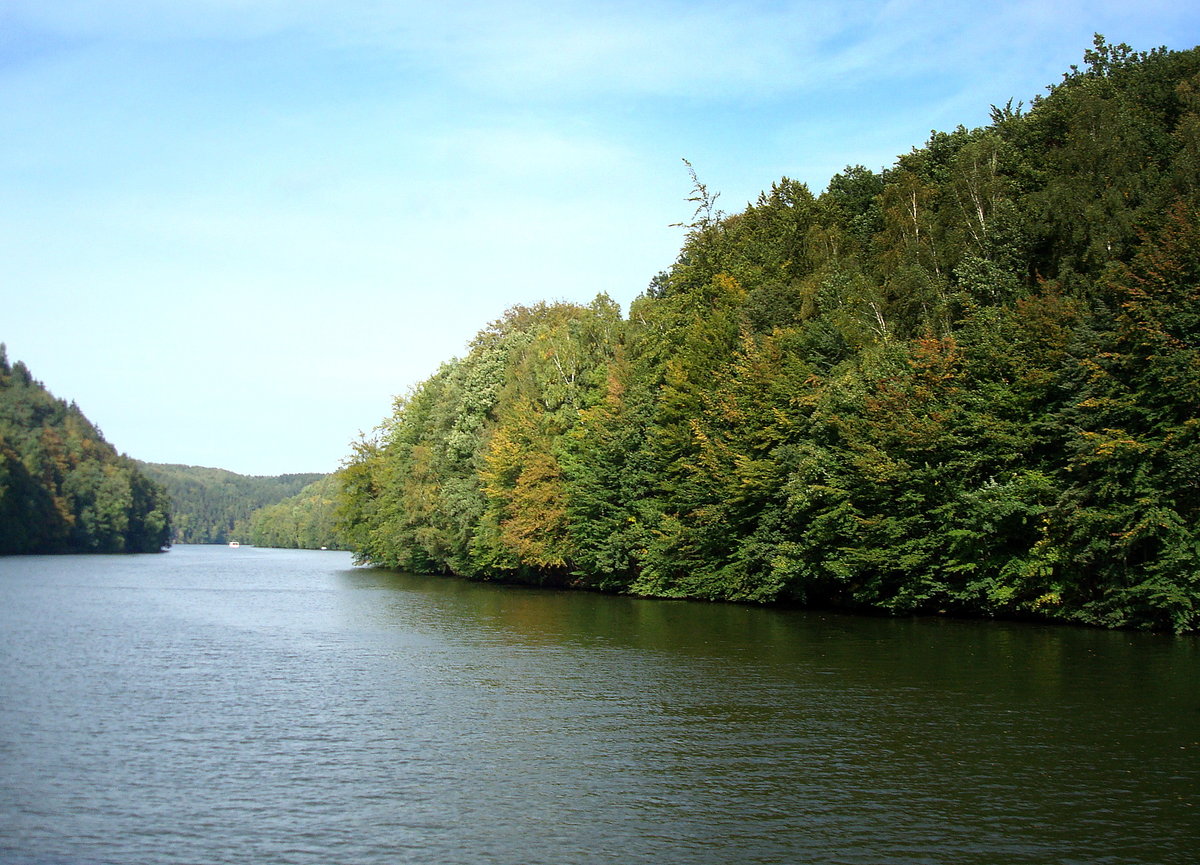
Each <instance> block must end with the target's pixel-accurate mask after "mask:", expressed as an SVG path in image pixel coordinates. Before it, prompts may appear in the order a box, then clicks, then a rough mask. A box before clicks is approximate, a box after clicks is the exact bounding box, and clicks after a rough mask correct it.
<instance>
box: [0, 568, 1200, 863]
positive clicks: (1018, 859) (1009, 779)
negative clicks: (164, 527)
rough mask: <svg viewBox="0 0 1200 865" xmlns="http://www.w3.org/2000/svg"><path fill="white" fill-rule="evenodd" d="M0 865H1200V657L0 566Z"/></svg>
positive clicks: (341, 583)
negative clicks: (1199, 857) (1196, 864)
mask: <svg viewBox="0 0 1200 865" xmlns="http://www.w3.org/2000/svg"><path fill="white" fill-rule="evenodd" d="M0 663H2V665H3V666H2V668H0V862H3V863H19V865H35V863H36V865H136V863H146V865H150V863H155V865H162V863H171V865H174V863H179V865H183V863H188V865H198V863H255V865H279V863H311V865H330V863H363V865H374V863H381V865H382V863H436V865H455V863H462V865H482V863H489V865H496V863H499V865H508V863H511V865H542V863H544V865H570V863H620V865H629V863H664V865H688V863H713V865H716V863H780V865H783V863H788V865H791V863H845V865H881V863H914V865H916V863H924V865H928V863H979V865H998V863H1010V865H1011V863H1112V865H1118V863H1120V865H1134V863H1139V865H1140V863H1144V865H1171V863H1179V865H1184V863H1187V865H1191V863H1194V862H1195V861H1196V855H1197V854H1196V851H1197V850H1200V642H1198V641H1197V639H1196V638H1194V637H1186V638H1177V637H1167V636H1154V635H1146V634H1136V633H1123V632H1104V631H1093V630H1086V629H1074V628H1062V627H1048V626H1041V625H1028V624H1006V623H990V622H963V621H955V620H948V619H884V618H860V617H852V616H844V615H837V614H831V613H817V612H804V611H793V610H778V609H760V608H752V607H739V606H732V605H710V604H699V603H687V602H675V601H649V600H638V599H632V598H623V597H609V596H602V595H593V594H585V593H577V592H564V591H549V590H541V589H527V588H512V587H502V586H496V585H491V584H480V583H469V582H464V581H460V580H454V579H447V578H439V577H423V576H412V575H406V574H397V573H393V572H387V571H376V570H369V569H362V568H354V567H352V565H351V560H350V556H349V554H346V553H338V552H315V551H286V550H271V549H257V548H250V547H241V548H240V549H230V548H228V547H216V546H212V547H195V546H180V547H176V548H175V549H173V550H172V551H171V552H169V553H167V554H165V555H159V556H154V555H150V556H76V557H69V556H63V557H8V558H0Z"/></svg>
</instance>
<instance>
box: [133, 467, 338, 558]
mask: <svg viewBox="0 0 1200 865" xmlns="http://www.w3.org/2000/svg"><path fill="white" fill-rule="evenodd" d="M138 466H139V467H140V468H141V469H142V471H143V472H145V474H146V475H147V476H148V477H150V478H152V479H153V480H154V481H156V482H157V483H159V484H161V485H162V486H163V487H164V488H165V489H166V491H167V494H168V495H169V496H170V499H171V504H172V508H171V513H172V520H171V522H172V525H173V527H174V540H175V541H176V542H177V543H182V544H224V543H228V542H229V541H232V540H246V539H245V538H239V537H237V536H236V535H235V531H234V527H235V526H236V525H237V523H238V522H239V521H241V520H246V519H248V518H249V516H250V514H252V513H253V512H254V511H256V510H258V509H259V508H263V507H266V506H268V505H273V504H276V503H277V502H280V501H283V500H284V499H286V498H288V497H290V496H294V495H296V494H297V493H298V492H300V490H302V489H303V488H304V487H306V486H308V485H309V484H311V483H314V482H315V481H318V480H321V479H322V478H324V477H326V475H324V474H321V473H319V472H318V473H313V472H309V473H305V474H289V475H277V476H274V477H261V476H252V475H239V474H237V473H235V472H230V471H226V470H224V469H215V468H206V467H203V466H185V465H175V464H166V463H143V462H139V463H138Z"/></svg>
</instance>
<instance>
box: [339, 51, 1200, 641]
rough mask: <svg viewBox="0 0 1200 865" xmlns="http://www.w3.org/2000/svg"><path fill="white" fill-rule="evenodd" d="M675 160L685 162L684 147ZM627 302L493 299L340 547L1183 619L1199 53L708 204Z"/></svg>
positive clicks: (782, 594) (352, 489) (1070, 88)
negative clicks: (625, 305) (730, 203)
mask: <svg viewBox="0 0 1200 865" xmlns="http://www.w3.org/2000/svg"><path fill="white" fill-rule="evenodd" d="M689 169H690V166H689ZM692 178H693V181H694V183H695V189H694V194H693V196H692V199H691V200H692V201H693V202H694V203H696V204H697V209H696V212H695V215H694V216H693V222H692V223H690V224H689V225H688V226H687V235H686V238H685V241H684V244H683V247H682V249H681V250H680V252H679V255H678V258H677V259H676V261H675V262H674V264H673V265H672V266H671V267H670V268H669V270H667V271H665V272H663V273H661V274H658V275H657V276H655V277H654V279H653V280H652V282H651V284H650V287H649V288H648V289H647V291H646V292H645V293H644V294H643V295H642V296H641V297H639V298H638V299H637V300H636V301H635V302H634V303H633V304H632V306H631V309H630V310H629V314H628V316H627V317H622V316H621V314H620V311H619V309H618V308H617V306H616V305H615V304H614V303H613V302H612V301H611V300H609V299H608V298H607V297H605V296H601V297H598V298H597V299H596V300H595V301H594V302H593V303H591V304H590V305H587V306H584V305H578V304H568V303H554V304H538V305H536V306H533V307H514V308H513V309H511V310H509V311H508V312H507V313H506V314H505V315H504V317H503V318H501V319H500V320H498V321H496V322H493V323H492V324H491V325H489V326H488V327H487V328H485V329H484V330H483V331H482V332H481V333H480V334H479V336H478V337H477V338H476V340H475V342H474V343H473V344H472V345H471V347H470V351H469V352H468V353H467V355H466V356H465V357H463V358H461V359H456V360H453V361H450V362H448V363H446V364H445V365H444V366H443V367H442V368H441V369H440V370H439V371H438V372H437V373H436V374H435V375H434V376H433V377H432V378H430V379H429V380H427V381H426V382H424V383H422V384H420V385H419V386H417V387H416V388H414V389H413V390H412V392H411V393H409V394H408V395H406V396H405V397H404V398H402V399H399V400H397V401H396V404H395V406H394V410H393V412H392V414H391V415H390V417H388V418H387V419H386V420H385V421H384V424H383V426H382V427H381V430H380V434H379V435H378V437H377V438H375V439H373V440H368V441H364V442H362V443H360V445H359V446H358V447H357V448H356V450H355V453H354V454H353V455H352V456H351V458H350V459H349V460H348V463H347V465H346V467H345V468H344V470H343V473H342V478H343V491H344V492H343V506H342V518H343V520H344V523H345V536H346V538H347V540H348V541H349V543H350V544H351V545H352V546H353V548H354V549H355V550H356V551H357V554H358V556H359V559H360V560H361V561H364V562H370V563H375V564H379V565H385V566H389V567H396V568H405V569H411V570H417V571H425V572H442V573H455V574H462V575H467V576H471V577H476V578H488V579H513V580H529V581H537V582H546V581H551V582H555V583H558V584H563V585H577V586H582V587H589V588H596V589H603V590H610V591H621V592H629V593H633V594H640V595H649V596H662V597H689V598H704V599H712V600H739V601H754V602H791V603H804V604H812V605H834V606H839V607H844V608H850V609H858V610H871V611H888V612H892V613H952V614H965V615H976V616H978V615H983V616H1033V617H1044V618H1049V619H1055V620H1065V621H1073V622H1080V623H1087V624H1094V625H1103V626H1114V627H1117V626H1119V627H1142V628H1154V629H1162V630H1175V631H1192V630H1196V629H1197V628H1198V627H1200V537H1198V535H1197V526H1198V525H1200V418H1198V416H1197V415H1198V408H1200V294H1198V292H1200V229H1198V228H1197V225H1198V217H1200V49H1193V50H1190V51H1179V52H1173V51H1167V50H1165V49H1156V50H1153V51H1149V52H1135V51H1133V50H1132V49H1130V48H1129V47H1128V46H1125V45H1110V44H1108V43H1107V42H1106V41H1105V40H1104V39H1102V38H1101V37H1097V39H1096V42H1095V45H1094V47H1093V48H1092V49H1090V50H1089V51H1087V52H1086V53H1085V55H1084V65H1083V67H1082V68H1076V67H1072V69H1071V70H1070V71H1069V72H1068V73H1067V74H1066V75H1064V76H1063V79H1062V80H1061V81H1060V82H1058V83H1056V84H1054V85H1052V86H1051V87H1049V88H1048V90H1047V93H1046V94H1045V95H1043V96H1039V97H1038V98H1036V99H1034V100H1033V102H1032V104H1031V105H1029V106H1028V108H1026V107H1025V106H1021V105H1018V106H1016V107H1014V106H1013V105H1012V104H1011V103H1009V104H1008V105H1006V106H1004V107H1001V108H993V110H992V118H991V123H990V124H989V125H987V126H985V127H981V128H977V129H967V128H964V127H961V126H960V127H959V128H957V129H955V130H953V131H951V132H934V133H932V135H931V136H930V138H929V140H928V141H927V142H926V143H925V144H924V145H923V146H921V147H917V148H914V149H913V150H912V151H911V152H910V153H907V154H904V155H902V156H900V157H899V158H898V159H897V160H896V162H895V164H894V165H893V166H892V167H890V168H887V169H885V170H882V171H881V172H879V173H876V172H873V171H871V170H869V169H866V168H864V167H862V166H853V167H848V168H847V169H846V170H845V171H844V172H842V173H840V174H838V175H837V176H835V177H834V178H832V180H831V181H830V182H829V185H828V187H827V188H826V189H825V190H824V191H823V192H822V193H820V194H819V195H814V194H813V193H812V192H811V191H810V190H809V189H808V188H807V187H806V186H805V185H804V184H801V183H797V182H796V181H794V180H790V179H788V178H783V179H781V180H780V181H778V182H776V183H774V184H772V186H771V188H770V190H769V191H765V192H764V193H763V194H762V195H761V196H760V197H759V198H758V200H757V201H755V202H753V203H752V204H750V205H748V206H747V207H746V208H745V209H744V210H743V211H742V212H740V213H736V214H733V215H726V214H723V213H721V212H720V211H718V210H717V209H716V208H715V206H714V205H715V196H713V195H711V194H710V193H709V191H708V190H707V188H706V187H705V186H704V185H703V184H702V183H700V181H699V180H698V179H696V176H695V174H694V173H693V174H692Z"/></svg>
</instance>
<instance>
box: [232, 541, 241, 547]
mask: <svg viewBox="0 0 1200 865" xmlns="http://www.w3.org/2000/svg"><path fill="white" fill-rule="evenodd" d="M229 546H231V547H240V546H241V544H239V543H238V542H237V541H230V542H229Z"/></svg>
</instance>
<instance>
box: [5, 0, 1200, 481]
mask: <svg viewBox="0 0 1200 865" xmlns="http://www.w3.org/2000/svg"><path fill="white" fill-rule="evenodd" d="M1096 32H1099V33H1103V34H1104V35H1105V36H1106V37H1107V38H1108V40H1109V42H1112V43H1116V42H1126V43H1128V44H1129V45H1131V46H1132V47H1133V48H1135V49H1137V50H1148V49H1151V48H1155V47H1157V46H1166V47H1168V48H1173V49H1187V48H1191V47H1194V46H1195V45H1196V44H1198V43H1200V6H1197V5H1196V4H1192V3H1185V2H1179V0H1171V2H1159V0H1139V2H1138V3H1131V2H1129V0H1118V2H1107V0H1100V2H1083V0H1057V2H1056V0H1037V2H989V0H970V2H966V0H954V2H949V0H929V2H916V0H895V2H876V0H802V2H788V0H774V2H766V0H764V2H733V0H726V2H705V0H699V2H697V0H688V2H676V0H636V2H623V0H617V2H571V0H559V2H555V0H516V2H503V0H501V2H497V0H468V2H456V0H443V2H440V3H430V2H407V0H391V2H388V0H0V342H4V343H5V344H6V345H7V350H8V356H9V359H10V360H11V361H16V360H23V361H24V362H25V363H26V364H27V365H28V366H29V367H30V369H31V371H32V372H33V374H34V376H35V377H36V378H38V379H40V380H42V381H43V382H45V383H46V385H47V386H48V387H49V388H50V390H51V391H52V392H53V393H54V394H55V395H56V396H59V397H62V398H64V399H66V400H74V401H75V402H77V403H78V405H79V406H80V408H81V409H82V410H83V411H84V413H85V414H86V415H87V416H88V417H89V419H91V420H92V422H93V423H95V424H96V425H98V426H99V427H100V428H101V429H102V430H103V432H104V435H105V437H106V438H107V439H108V440H109V441H110V442H111V443H112V444H113V445H114V446H115V447H116V448H117V449H118V450H119V451H122V452H125V453H128V454H129V455H130V456H133V457H136V458H138V459H142V460H147V461H150V462H167V463H183V464H188V465H204V466H213V467H219V468H225V469H229V470H231V471H235V472H239V473H241V474H252V475H275V474H282V473H288V472H328V471H333V470H335V469H336V468H337V467H338V465H339V464H340V462H341V461H342V460H343V459H344V458H345V457H346V456H347V455H348V454H349V452H350V445H351V442H352V441H354V440H355V439H357V438H358V436H359V434H360V432H362V433H367V434H370V431H371V430H372V428H374V427H375V426H376V425H377V424H379V423H380V421H381V420H382V419H383V418H384V417H385V416H386V415H388V414H389V413H390V411H391V406H392V400H393V399H394V398H395V397H396V396H398V395H403V394H405V393H407V392H408V391H409V390H410V389H411V388H412V387H413V386H415V385H417V384H418V383H419V382H421V381H422V380H424V379H426V378H428V377H429V376H430V375H432V374H433V373H434V372H435V371H436V370H437V368H438V366H439V365H440V364H441V363H442V362H444V361H446V360H449V359H450V358H452V357H456V356H462V355H463V354H465V352H466V351H467V347H468V344H469V342H470V340H471V338H472V337H473V336H474V335H475V333H476V332H478V331H479V330H480V329H481V328H483V327H485V326H486V325H487V324H488V323H489V322H490V321H493V320H495V319H497V318H499V317H500V316H501V315H502V314H503V312H504V310H505V309H507V308H509V307H511V306H513V305H516V304H533V303H536V302H538V301H542V300H546V301H577V302H582V303H587V302H589V301H590V300H591V299H592V298H594V297H595V296H596V295H597V294H599V293H601V292H605V293H607V294H608V295H609V296H610V297H611V298H612V299H613V300H616V301H617V302H619V303H620V304H621V305H622V307H623V308H625V309H626V310H627V309H628V304H629V302H630V301H631V300H633V299H634V298H635V297H637V296H638V295H639V294H640V293H641V292H642V291H643V290H644V289H645V288H646V286H647V285H648V283H649V282H650V279H651V278H652V277H653V276H654V274H656V273H657V272H659V271H661V270H665V269H667V268H669V267H670V265H671V263H672V262H673V261H674V259H675V256H676V254H677V253H678V250H679V246H680V244H681V241H682V239H683V229H681V228H679V227H673V226H676V225H677V224H678V223H681V222H686V221H688V220H689V219H690V218H691V216H692V205H689V204H688V202H687V200H686V199H687V198H688V196H689V195H690V193H691V179H690V177H689V176H688V173H687V167H686V166H685V165H684V163H683V160H684V159H686V160H688V161H689V162H690V163H691V164H692V165H693V166H694V167H695V170H696V172H697V174H698V176H699V178H700V180H701V181H702V182H703V183H704V184H705V185H706V186H707V187H708V189H709V190H710V192H719V193H720V196H721V197H720V199H719V201H718V205H719V206H720V207H721V208H723V209H724V210H726V211H727V212H730V213H734V212H738V211H740V210H741V209H743V208H744V207H745V206H746V204H747V203H749V202H751V201H753V200H754V199H756V198H757V197H758V195H759V193H760V191H762V190H764V189H769V188H770V186H771V184H772V183H773V182H775V181H777V180H779V179H780V178H782V177H790V178H792V179H795V180H800V181H803V182H805V183H807V184H808V185H809V186H810V188H811V189H812V190H813V191H814V193H819V192H820V191H821V190H822V189H824V188H825V186H826V185H827V184H828V181H829V179H830V177H831V176H833V175H834V174H835V173H837V172H838V171H840V170H842V169H843V168H844V167H845V166H847V165H858V164H861V165H865V166H866V167H868V168H871V169H874V170H879V169H881V168H884V167H887V166H890V165H891V164H892V163H893V162H894V160H895V158H896V156H898V155H900V154H902V153H905V152H908V151H909V150H911V149H912V148H913V147H919V146H920V145H922V144H923V143H924V142H925V141H926V140H927V139H928V137H929V133H930V131H931V130H935V129H936V130H950V129H953V128H954V127H956V126H958V125H959V124H962V125H965V126H967V127H973V126H980V125H984V124H986V123H987V122H988V114H989V109H990V106H992V105H1003V104H1005V103H1006V102H1008V100H1010V99H1012V100H1014V104H1015V103H1016V102H1024V103H1025V104H1028V103H1029V101H1030V100H1031V99H1032V98H1033V97H1034V96H1036V95H1038V94H1039V93H1042V92H1044V90H1045V87H1046V86H1047V85H1049V84H1051V83H1053V82H1055V81H1057V80H1060V77H1061V75H1062V74H1063V73H1064V72H1066V71H1067V70H1068V69H1069V67H1070V65H1071V64H1081V63H1082V55H1083V52H1084V50H1086V49H1087V48H1089V47H1091V44H1092V35H1093V33H1096Z"/></svg>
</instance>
